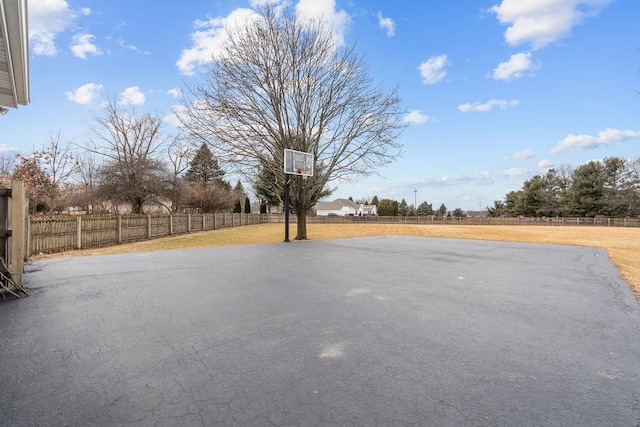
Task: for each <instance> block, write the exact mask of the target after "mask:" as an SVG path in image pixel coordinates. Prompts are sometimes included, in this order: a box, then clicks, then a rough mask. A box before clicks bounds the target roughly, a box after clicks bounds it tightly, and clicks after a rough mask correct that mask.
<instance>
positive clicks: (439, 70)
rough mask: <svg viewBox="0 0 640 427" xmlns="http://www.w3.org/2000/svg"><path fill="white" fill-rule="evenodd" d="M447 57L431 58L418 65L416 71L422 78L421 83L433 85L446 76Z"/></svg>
mask: <svg viewBox="0 0 640 427" xmlns="http://www.w3.org/2000/svg"><path fill="white" fill-rule="evenodd" d="M446 66H447V55H446V54H443V55H439V56H433V57H431V58H429V59H428V60H426V61H425V62H423V63H422V64H420V66H419V67H418V70H420V75H421V76H422V83H424V84H429V85H430V84H434V83H438V82H439V81H441V80H442V79H444V78H445V76H446V75H447V70H446V69H445V67H446Z"/></svg>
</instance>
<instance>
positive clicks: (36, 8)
mask: <svg viewBox="0 0 640 427" xmlns="http://www.w3.org/2000/svg"><path fill="white" fill-rule="evenodd" d="M75 17H76V15H75V12H74V11H73V10H72V9H70V8H69V4H68V3H67V2H66V1H65V0H31V1H30V2H29V43H30V45H31V50H32V51H33V53H34V54H36V55H47V56H55V55H56V54H57V53H58V49H57V47H56V44H55V38H56V35H57V34H58V33H61V32H63V31H65V30H66V29H67V28H68V27H69V26H70V25H71V24H72V23H73V20H74V19H75Z"/></svg>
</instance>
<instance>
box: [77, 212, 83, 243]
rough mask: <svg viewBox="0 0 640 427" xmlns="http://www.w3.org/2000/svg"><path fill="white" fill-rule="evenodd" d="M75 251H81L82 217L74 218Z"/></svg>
mask: <svg viewBox="0 0 640 427" xmlns="http://www.w3.org/2000/svg"><path fill="white" fill-rule="evenodd" d="M76 249H82V217H81V216H80V215H78V216H77V217H76Z"/></svg>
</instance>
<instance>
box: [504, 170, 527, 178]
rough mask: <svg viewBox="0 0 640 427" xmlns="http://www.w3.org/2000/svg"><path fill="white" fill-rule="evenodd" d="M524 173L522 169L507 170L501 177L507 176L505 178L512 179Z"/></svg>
mask: <svg viewBox="0 0 640 427" xmlns="http://www.w3.org/2000/svg"><path fill="white" fill-rule="evenodd" d="M526 173H527V171H526V170H524V169H520V168H509V169H507V170H506V171H504V172H502V175H504V176H507V177H514V176H523V175H525V174H526Z"/></svg>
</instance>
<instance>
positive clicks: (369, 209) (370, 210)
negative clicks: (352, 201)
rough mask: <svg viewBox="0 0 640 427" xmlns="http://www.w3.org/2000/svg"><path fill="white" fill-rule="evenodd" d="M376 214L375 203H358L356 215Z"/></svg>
mask: <svg viewBox="0 0 640 427" xmlns="http://www.w3.org/2000/svg"><path fill="white" fill-rule="evenodd" d="M371 215H378V207H377V206H376V205H360V208H359V209H358V216H371Z"/></svg>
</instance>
